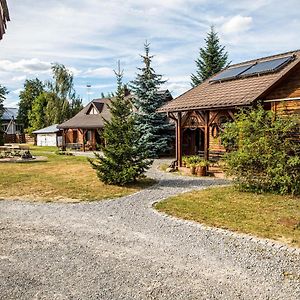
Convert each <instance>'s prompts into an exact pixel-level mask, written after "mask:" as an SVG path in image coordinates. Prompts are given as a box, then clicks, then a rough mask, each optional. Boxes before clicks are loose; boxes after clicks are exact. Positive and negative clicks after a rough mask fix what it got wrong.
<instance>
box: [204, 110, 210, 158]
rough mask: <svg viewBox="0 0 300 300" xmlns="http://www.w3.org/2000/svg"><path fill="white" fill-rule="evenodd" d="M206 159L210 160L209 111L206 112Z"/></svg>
mask: <svg viewBox="0 0 300 300" xmlns="http://www.w3.org/2000/svg"><path fill="white" fill-rule="evenodd" d="M204 123H205V124H204V159H206V160H209V111H205V112H204Z"/></svg>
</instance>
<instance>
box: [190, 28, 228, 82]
mask: <svg viewBox="0 0 300 300" xmlns="http://www.w3.org/2000/svg"><path fill="white" fill-rule="evenodd" d="M227 60H228V53H227V52H226V51H225V47H224V46H221V45H220V40H219V37H218V34H217V32H216V31H215V30H214V27H213V26H211V29H210V32H208V34H207V37H206V39H205V47H203V48H200V50H199V58H198V59H196V60H195V63H196V66H197V70H196V73H195V74H192V75H191V80H192V82H191V85H192V86H193V87H195V86H197V85H198V84H200V83H202V82H203V81H205V80H206V79H208V78H210V77H211V76H213V75H214V74H216V73H218V72H219V71H221V70H222V69H223V68H224V67H225V66H226V65H227Z"/></svg>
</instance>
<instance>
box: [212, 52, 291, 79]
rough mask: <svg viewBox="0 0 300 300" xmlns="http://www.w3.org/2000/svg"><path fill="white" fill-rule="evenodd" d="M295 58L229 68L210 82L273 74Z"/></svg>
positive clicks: (276, 59)
mask: <svg viewBox="0 0 300 300" xmlns="http://www.w3.org/2000/svg"><path fill="white" fill-rule="evenodd" d="M293 58H294V56H293V55H291V56H286V57H282V58H275V59H271V60H267V61H263V62H258V63H252V64H248V65H244V66H238V67H231V68H230V67H229V68H228V69H225V70H224V71H223V72H221V73H219V74H217V75H216V76H214V77H213V78H212V79H211V80H210V82H218V81H225V80H231V79H237V78H241V77H244V76H245V77H246V76H252V75H258V74H266V73H271V72H276V71H278V70H280V69H281V68H282V67H283V66H285V65H286V64H287V63H289V62H290V61H291V60H293Z"/></svg>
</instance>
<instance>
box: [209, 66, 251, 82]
mask: <svg viewBox="0 0 300 300" xmlns="http://www.w3.org/2000/svg"><path fill="white" fill-rule="evenodd" d="M253 65H254V64H250V65H245V66H239V67H232V68H230V67H229V68H228V69H225V70H224V71H223V72H221V73H219V74H217V75H216V76H214V77H213V78H212V79H211V80H210V82H214V81H219V80H228V79H233V78H236V77H237V76H238V75H239V74H241V73H243V72H245V71H247V70H248V69H249V68H251V67H252V66H253Z"/></svg>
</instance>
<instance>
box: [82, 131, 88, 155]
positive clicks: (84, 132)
mask: <svg viewBox="0 0 300 300" xmlns="http://www.w3.org/2000/svg"><path fill="white" fill-rule="evenodd" d="M82 132H83V133H82V134H83V152H85V134H86V132H87V130H86V129H83V131H82Z"/></svg>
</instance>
